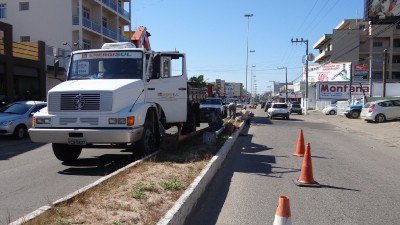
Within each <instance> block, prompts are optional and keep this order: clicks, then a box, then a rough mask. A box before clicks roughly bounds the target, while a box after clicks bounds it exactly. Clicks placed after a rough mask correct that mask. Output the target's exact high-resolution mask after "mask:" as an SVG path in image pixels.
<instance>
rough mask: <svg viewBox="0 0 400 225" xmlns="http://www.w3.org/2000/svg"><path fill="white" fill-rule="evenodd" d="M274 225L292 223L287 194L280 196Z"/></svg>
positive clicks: (288, 224)
mask: <svg viewBox="0 0 400 225" xmlns="http://www.w3.org/2000/svg"><path fill="white" fill-rule="evenodd" d="M273 225H292V221H291V220H290V204H289V198H288V197H287V196H280V197H279V201H278V208H277V209H276V213H275V220H274V224H273Z"/></svg>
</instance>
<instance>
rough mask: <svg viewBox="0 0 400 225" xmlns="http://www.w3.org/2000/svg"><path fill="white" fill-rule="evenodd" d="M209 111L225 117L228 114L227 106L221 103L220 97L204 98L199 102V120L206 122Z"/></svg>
mask: <svg viewBox="0 0 400 225" xmlns="http://www.w3.org/2000/svg"><path fill="white" fill-rule="evenodd" d="M211 112H217V113H218V114H219V115H220V116H221V117H223V118H225V117H227V115H228V108H227V107H226V105H225V104H223V102H222V99H221V98H206V100H205V101H204V102H202V103H201V104H200V121H201V122H208V120H209V117H210V113H211Z"/></svg>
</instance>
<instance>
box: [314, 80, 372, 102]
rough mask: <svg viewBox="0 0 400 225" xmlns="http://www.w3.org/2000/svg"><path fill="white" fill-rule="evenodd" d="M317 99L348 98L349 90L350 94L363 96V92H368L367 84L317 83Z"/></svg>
mask: <svg viewBox="0 0 400 225" xmlns="http://www.w3.org/2000/svg"><path fill="white" fill-rule="evenodd" d="M317 87H318V90H317V94H318V99H337V100H342V99H349V98H350V91H351V95H352V96H360V97H361V96H363V92H364V93H365V94H366V95H368V94H369V86H368V85H361V86H360V85H352V86H351V87H350V85H349V84H348V83H346V84H345V83H343V84H341V83H336V84H332V83H318V85H317Z"/></svg>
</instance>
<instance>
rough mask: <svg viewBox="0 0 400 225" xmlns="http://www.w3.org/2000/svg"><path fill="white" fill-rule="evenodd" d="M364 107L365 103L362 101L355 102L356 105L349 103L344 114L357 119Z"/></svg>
mask: <svg viewBox="0 0 400 225" xmlns="http://www.w3.org/2000/svg"><path fill="white" fill-rule="evenodd" d="M362 107H363V105H362V104H360V103H359V104H354V105H349V106H347V108H346V111H345V112H344V115H345V116H346V117H347V118H351V119H357V118H358V117H360V113H361V109H362Z"/></svg>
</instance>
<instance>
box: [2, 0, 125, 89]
mask: <svg viewBox="0 0 400 225" xmlns="http://www.w3.org/2000/svg"><path fill="white" fill-rule="evenodd" d="M130 9H131V0H0V21H2V22H5V23H8V24H11V25H12V26H13V40H14V42H35V41H39V40H40V41H44V42H45V43H46V50H45V51H46V70H47V90H48V89H50V88H51V87H52V86H54V85H56V84H57V83H59V82H60V80H62V77H60V78H58V79H52V78H53V76H52V74H54V67H53V65H54V61H55V59H57V60H58V61H59V64H60V68H61V69H63V68H65V67H66V64H67V63H68V60H69V57H68V56H69V52H70V51H72V50H78V49H91V48H100V47H101V46H102V45H103V44H104V43H109V42H118V41H129V40H128V39H127V38H126V37H125V36H124V31H125V30H130V24H131V10H130Z"/></svg>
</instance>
